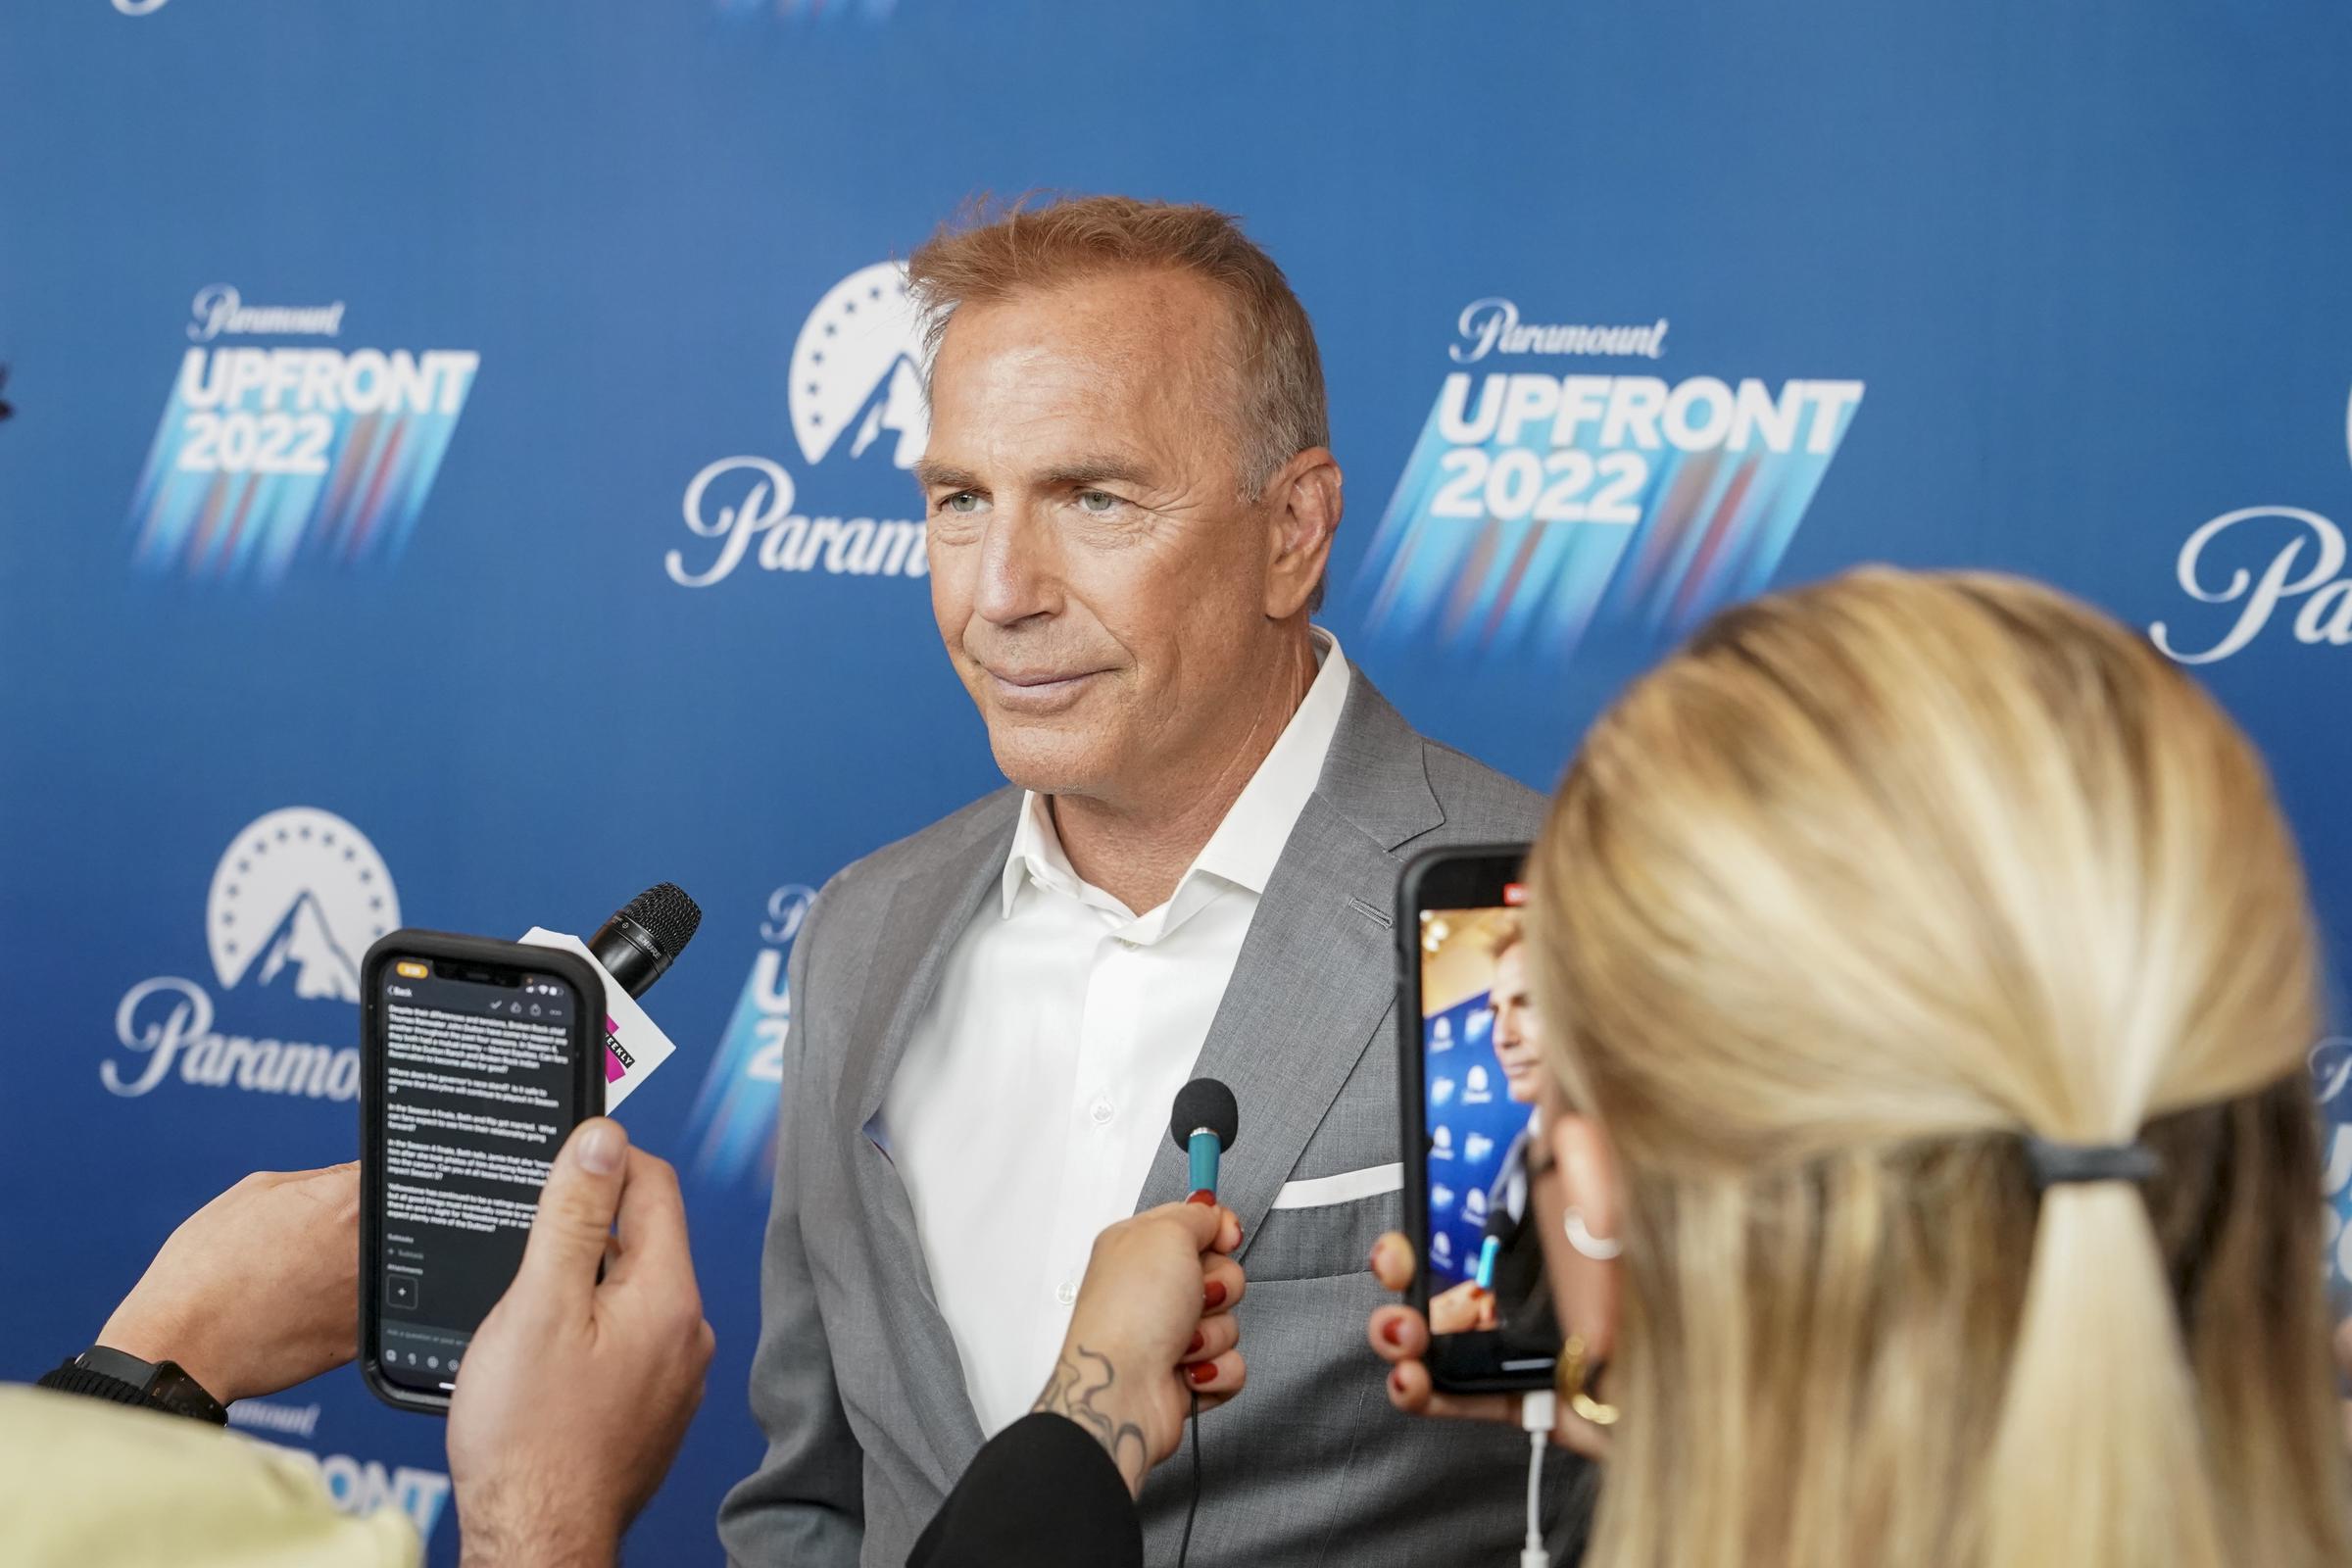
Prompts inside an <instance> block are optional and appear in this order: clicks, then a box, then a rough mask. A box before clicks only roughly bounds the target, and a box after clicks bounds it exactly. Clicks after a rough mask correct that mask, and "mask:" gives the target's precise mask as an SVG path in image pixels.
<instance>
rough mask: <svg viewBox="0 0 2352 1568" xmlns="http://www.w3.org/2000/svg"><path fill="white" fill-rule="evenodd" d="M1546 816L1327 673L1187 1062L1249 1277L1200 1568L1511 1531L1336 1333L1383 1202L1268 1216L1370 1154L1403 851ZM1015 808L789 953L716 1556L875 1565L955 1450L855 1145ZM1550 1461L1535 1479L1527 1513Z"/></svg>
mask: <svg viewBox="0 0 2352 1568" xmlns="http://www.w3.org/2000/svg"><path fill="white" fill-rule="evenodd" d="M1542 806H1543V802H1542V799H1541V797H1539V796H1537V795H1536V794H1535V793H1533V792H1532V791H1530V790H1528V789H1526V788H1524V787H1522V786H1521V785H1519V784H1516V783H1514V782H1512V781H1511V780H1509V779H1507V778H1504V777H1502V776H1501V775H1500V774H1497V773H1495V772H1494V771H1493V770H1492V769H1489V768H1487V767H1484V766H1481V765H1480V764H1479V763H1477V762H1475V761H1472V760H1470V759H1468V758H1466V757H1463V756H1462V755H1460V754H1459V753H1456V752H1452V751H1448V750H1447V749H1446V748H1445V747H1442V746H1439V745H1437V744H1436V743H1434V742H1432V741H1428V740H1425V739H1423V738H1422V737H1421V736H1419V735H1417V734H1415V733H1414V732H1413V730H1412V729H1411V728H1410V727H1409V726H1408V725H1407V724H1406V723H1405V722H1404V720H1403V719H1402V718H1401V717H1399V716H1398V715H1397V711H1396V710H1395V709H1393V708H1391V707H1390V706H1389V704H1388V702H1387V701H1386V700H1385V699H1384V698H1382V697H1381V695H1380V694H1379V693H1378V692H1377V691H1375V690H1373V688H1372V685H1371V683H1370V682H1369V681H1368V680H1366V679H1365V678H1364V676H1363V674H1362V672H1361V671H1360V670H1359V671H1356V672H1354V682H1353V685H1352V688H1351V690H1350V692H1349V695H1348V705H1347V708H1346V710H1345V711H1344V712H1343V713H1342V715H1341V719H1340V727H1339V732H1338V734H1337V736H1336V737H1335V738H1334V740H1333V742H1332V747H1331V754H1330V757H1329V759H1328V760H1327V761H1326V762H1325V763H1324V767H1323V774H1322V778H1321V780H1320V781H1319V783H1318V784H1317V786H1316V789H1315V793H1314V795H1313V797H1312V798H1311V799H1310V800H1309V801H1308V802H1307V805H1306V809H1304V811H1303V812H1301V813H1300V815H1299V823H1298V826H1297V827H1296V828H1294V829H1293V830H1292V833H1291V837H1290V841H1289V843H1288V844H1287V845H1286V846H1285V847H1284V850H1283V854H1282V858H1281V860H1280V862H1279V863H1278V864H1277V865H1276V867H1275V870H1274V874H1273V877H1272V879H1271V880H1270V881H1269V883H1268V885H1267V887H1266V891H1265V894H1264V897H1263V898H1262V899H1261V900H1260V901H1259V903H1258V907H1257V912H1256V915H1255V917H1254V919H1253V920H1252V921H1251V923H1250V933H1249V936H1248V937H1247V939H1246V940H1245V941H1244V943H1243V947H1242V952H1241V957H1240V960H1239V961H1238V963H1237V964H1236V965H1235V968H1234V973H1233V979H1232V981H1231V982H1230V984H1229V985H1228V986H1227V987H1226V991H1225V996H1224V1000H1223V1002H1222V1003H1221V1005H1219V1007H1218V1009H1217V1014H1216V1019H1215V1021H1214V1023H1213V1024H1212V1025H1211V1026H1210V1029H1209V1033H1208V1038H1207V1041H1206V1043H1205V1044H1204V1045H1203V1046H1202V1048H1201V1060H1200V1068H1199V1070H1200V1071H1201V1073H1203V1074H1207V1075H1209V1076H1212V1077H1216V1078H1221V1079H1223V1080H1224V1081H1225V1082H1226V1083H1228V1084H1230V1085H1232V1086H1233V1091H1234V1094H1235V1095H1236V1097H1237V1098H1238V1099H1239V1100H1240V1102H1241V1106H1242V1128H1243V1131H1242V1136H1241V1138H1240V1140H1239V1141H1238V1142H1237V1143H1236V1145H1235V1147H1234V1149H1233V1151H1232V1152H1230V1153H1229V1154H1228V1155H1227V1156H1226V1158H1225V1160H1224V1164H1223V1169H1222V1172H1221V1179H1220V1183H1219V1191H1220V1196H1221V1197H1222V1198H1223V1199H1224V1200H1225V1201H1226V1202H1228V1203H1229V1204H1231V1205H1232V1207H1233V1208H1234V1209H1235V1211H1236V1212H1238V1213H1239V1214H1240V1215H1241V1219H1242V1223H1243V1226H1244V1227H1245V1230H1246V1233H1247V1236H1248V1242H1247V1244H1246V1245H1245V1247H1244V1249H1243V1251H1242V1254H1241V1261H1242V1263H1243V1266H1244V1267H1245V1268H1246V1269H1247V1270H1248V1271H1249V1278H1250V1290H1249V1294H1248V1296H1247V1297H1245V1298H1244V1299H1243V1303H1242V1305H1241V1307H1240V1309H1239V1311H1240V1315H1241V1322H1242V1348H1243V1351H1244V1353H1245V1354H1247V1355H1248V1356H1249V1358H1250V1386H1249V1388H1248V1389H1247V1390H1246V1391H1245V1392H1244V1393H1243V1395H1242V1397H1240V1398H1239V1399H1237V1400H1236V1401H1235V1402H1234V1403H1232V1404H1230V1405H1228V1406H1226V1407H1224V1408H1222V1409H1219V1410H1215V1411H1212V1412H1210V1413H1209V1414H1208V1415H1206V1416H1204V1417H1202V1418H1201V1454H1202V1463H1203V1469H1204V1475H1205V1482H1204V1492H1203V1495H1202V1500H1201V1516H1200V1522H1199V1524H1198V1526H1197V1527H1196V1528H1195V1531H1194V1535H1193V1544H1192V1558H1191V1560H1192V1561H1193V1562H1194V1563H1197V1564H1200V1565H1201V1568H1245V1565H1246V1568H1267V1565H1272V1564H1280V1565H1291V1564H1298V1565H1301V1568H1304V1565H1312V1564H1331V1565H1334V1568H1337V1565H1342V1564H1345V1565H1347V1568H1382V1565H1386V1564H1397V1565H1398V1568H1402V1565H1405V1564H1408V1563H1436V1562H1507V1561H1509V1560H1511V1555H1512V1553H1513V1551H1514V1550H1515V1548H1516V1546H1517V1544H1518V1543H1519V1541H1520V1539H1521V1534H1522V1531H1523V1528H1524V1511H1525V1495H1526V1465H1527V1440H1526V1439H1525V1438H1524V1437H1522V1436H1521V1435H1520V1434H1518V1433H1517V1432H1513V1431H1508V1430H1503V1429H1497V1428H1488V1427H1473V1426H1467V1425H1463V1424H1460V1423H1452V1422H1436V1421H1426V1420H1413V1419H1408V1418H1406V1417H1403V1416H1400V1415H1397V1413H1395V1412H1394V1411H1393V1410H1392V1409H1391V1408H1390V1406H1389V1402H1388V1397H1387V1393H1386V1390H1385V1388H1384V1386H1383V1369H1382V1367H1381V1365H1380V1363H1379V1361H1378V1360H1377V1359H1375V1358H1374V1357H1373V1355H1372V1353H1371V1351H1370V1350H1369V1349H1368V1348H1366V1346H1365V1344H1364V1321H1365V1318H1366V1317H1367V1316H1368V1315H1369V1314H1370V1312H1371V1310H1372V1308H1373V1307H1375V1306H1377V1305H1379V1304H1380V1303H1381V1302H1382V1301H1383V1300H1384V1299H1388V1298H1387V1297H1386V1296H1385V1293H1383V1292H1382V1291H1381V1289H1380V1287H1379V1285H1378V1284H1377V1283H1376V1282H1375V1281H1374V1280H1373V1278H1372V1275H1371V1273H1370V1270H1369V1267H1368V1260H1369V1257H1370V1254H1371V1250H1372V1243H1373V1240H1374V1238H1376V1237H1377V1236H1379V1235H1380V1233H1381V1232H1382V1231H1384V1230H1391V1229H1397V1228H1399V1226H1400V1225H1401V1218H1402V1206H1401V1200H1400V1198H1399V1196H1398V1195H1397V1194H1395V1193H1390V1194H1386V1195H1383V1196H1379V1197H1374V1198H1366V1199H1360V1200H1357V1201H1351V1202H1345V1203H1337V1204H1333V1205H1330V1206H1327V1207H1319V1208H1285V1209H1275V1208H1273V1207H1272V1206H1271V1205H1272V1203H1273V1201H1274V1198H1275V1195H1276V1193H1277V1192H1278V1191H1279V1190H1280V1189H1281V1188H1282V1186H1283V1184H1284V1183H1286V1182H1290V1181H1296V1180H1303V1179H1307V1178H1312V1177H1318V1176H1331V1175H1337V1174H1340V1173H1342V1172H1346V1171H1354V1170H1361V1169H1364V1168H1365V1167H1367V1166H1374V1165H1383V1164H1387V1163H1389V1162H1391V1161H1394V1160H1396V1159H1397V1157H1398V1154H1397V1052H1396V1047H1395V1041H1396V995H1397V991H1396V973H1395V962H1396V960H1395V952H1396V943H1395V936H1394V933H1393V931H1392V925H1393V922H1394V918H1395V916H1394V913H1393V911H1394V909H1395V907H1396V896H1397V873H1398V869H1399V866H1400V864H1401V862H1402V859H1403V858H1404V856H1405V855H1406V854H1407V853H1408V852H1417V851H1420V850H1423V849H1426V848H1429V847H1431V846H1435V845H1443V844H1450V843H1460V844H1469V843H1495V842H1498V841H1510V840H1517V839H1525V838H1531V837H1533V836H1534V834H1535V832H1536V830H1537V828H1538V826H1539V825H1540V821H1541V814H1540V813H1541V809H1542ZM1019 808H1020V794H1019V792H1018V791H1016V790H1011V789H1005V790H1001V791H999V792H998V793H996V794H994V795H991V796H989V797H988V798H987V799H985V800H982V801H979V802H976V803H975V804H973V805H971V806H969V807H966V808H965V809H962V810H960V811H958V812H956V814H955V815H953V816H951V817H948V818H947V819H946V820H944V821H941V822H938V823H935V824H934V825H932V826H931V827H928V828H926V829H924V830H923V831H922V832H920V833H917V834H915V835H914V836H913V837H912V838H909V839H906V840H903V841H901V842H900V843H898V844H894V845H892V846H891V847H890V848H888V849H885V850H882V851H880V852H879V853H877V854H874V855H872V856H869V857H867V858H865V859H862V860H860V861H858V863H857V864H855V865H853V866H850V867H849V868H848V869H846V870H844V871H843V872H842V873H841V874H840V875H839V876H837V877H835V878H834V879H833V881H832V882H831V883H830V884H829V885H828V886H827V887H826V888H825V890H824V892H823V893H822V895H821V896H820V897H819V898H818V900H817V902H816V905H815V907H814V908H813V909H812V910H811V912H810V914H809V918H808V920H807V921H806V923H805V924H804V925H803V927H802V930H801V934H800V938H799V940H798V942H797V943H796V944H795V945H794V950H793V955H792V961H791V968H790V975H789V983H790V987H791V998H792V1011H793V1019H792V1029H791V1033H790V1035H789V1037H788V1040H787V1043H786V1049H785V1070H784V1086H783V1107H782V1112H781V1116H780V1119H779V1122H778V1134H777V1156H776V1191H775V1201H774V1208H773V1210H772V1212H771V1214H770V1217H769V1221H768V1230H767V1250H766V1258H765V1262H764V1267H763V1269H762V1275H761V1303H762V1304H761V1314H762V1320H761V1328H760V1347H759V1351H758V1354H757V1356H756V1358H755V1360H754V1363H753V1367H752V1407H753V1410H754V1413H756V1414H757V1415H758V1416H759V1418H760V1425H761V1426H762V1427H763V1428H764V1429H765V1431H766V1433H767V1438H768V1446H767V1455H766V1458H765V1459H764V1461H763V1462H762V1463H761V1465H760V1469H759V1470H758V1472H757V1473H755V1474H754V1475H752V1476H751V1477H749V1478H748V1479H746V1480H744V1481H743V1482H741V1483H740V1484H739V1485H737V1486H736V1487H735V1489H734V1490H733V1491H732V1492H731V1493H729V1494H728V1495H727V1499H726V1501H725V1503H724V1504H723V1505H722V1506H721V1507H720V1510H719V1535H720V1537H721V1539H722V1540H723V1541H724V1543H725V1544H726V1548H727V1555H728V1557H729V1559H730V1560H731V1561H732V1562H734V1563H736V1564H739V1565H741V1568H848V1565H850V1564H852V1563H862V1564H864V1565H866V1568H900V1565H902V1564H903V1563H905V1562H906V1560H907V1552H908V1551H909V1550H910V1549H911V1548H912V1547H913V1544H914V1542H915V1538H916V1537H917V1536H918V1535H920V1534H921V1532H922V1529H923V1527H924V1525H925V1524H926V1523H928V1522H929V1520H930V1518H931V1516H932V1514H933V1513H934V1512H935V1511H936V1510H937V1509H938V1507H939V1505H940V1503H941V1502H942V1501H943V1500H944V1499H945V1498H946V1496H947V1495H948V1493H949V1492H950V1490H951V1489H953V1487H954V1486H955V1484H956V1477H957V1476H959V1475H960V1474H962V1472H963V1468H964V1466H965V1465H966V1464H968V1463H970V1461H971V1459H972V1456H973V1454H974V1453H976V1452H977V1451H978V1450H979V1447H980V1443H981V1434H980V1428H979V1425H978V1422H977V1420H976V1419H975V1417H974V1416H973V1413H972V1408H971V1404H970V1401H969V1398H968V1397H967V1396H966V1395H965V1392H964V1381H963V1373H962V1369H961V1364H960V1362H959V1361H958V1360H957V1357H956V1346H955V1342H954V1340H953V1339H952V1338H951V1336H950V1334H949V1330H948V1326H947V1323H946V1321H945V1320H944V1319H943V1318H942V1317H941V1316H940V1313H939V1309H938V1306H937V1305H936V1303H935V1300H934V1298H933V1295H932V1291H931V1285H930V1280H929V1275H928V1271H927V1270H926V1268H925V1265H924V1261H923V1253H922V1248H921V1246H920V1244H919V1241H918V1239H917V1236H916V1232H915V1224H914V1214H913V1210H912V1208H911V1206H910V1205H909V1203H908V1201H907V1192H906V1189H905V1187H904V1186H903V1185H902V1184H901V1183H900V1181H899V1178H898V1175H897V1172H896V1171H895V1169H894V1168H893V1166H892V1164H891V1162H890V1160H889V1158H888V1157H887V1156H886V1155H884V1153H883V1152H882V1151H881V1150H880V1149H878V1148H876V1147H875V1145H874V1143H873V1141H872V1140H871V1139H870V1138H868V1137H867V1136H866V1133H865V1130H864V1129H865V1127H866V1124H867V1123H868V1122H869V1121H870V1120H871V1119H872V1117H873V1115H874V1113H875V1112H876V1111H877V1110H878V1109H879V1108H880V1107H881V1104H882V1097H883V1092H884V1091H885V1090H886V1089H887V1088H888V1086H889V1084H890V1081H891V1075H892V1073H893V1072H895V1071H896V1070H897V1067H898V1063H899V1059H900V1056H901V1054H903V1053H904V1051H905V1049H906V1046H907V1039H908V1036H909V1034H910V1032H911V1031H912V1030H913V1028H914V1026H915V1023H916V1021H917V1019H919V1018H920V1017H921V1015H922V1013H923V1009H924V1007H925V1006H926V1005H927V1004H928V1003H929V1001H930V998H931V994H932V990H933V988H934V987H935V985H936V984H937V980H938V975H939V969H940V965H941V963H942V961H943V960H944V959H945V958H946V956H947V955H948V952H949V950H950V949H951V948H952V947H953V946H954V944H955V942H956V938H957V936H958V935H959V934H960V933H961V932H962V931H963V930H964V928H965V926H966V925H967V924H968V923H969V921H970V920H971V919H972V917H973V915H974V914H975V913H976V912H977V911H978V910H979V909H980V907H982V903H983V901H984V899H985V898H986V897H987V896H988V893H989V890H990V889H992V888H993V887H994V886H996V883H997V879H998V877H999V875H1000V873H1001V872H1002V871H1003V869H1004V864H1005V855H1006V853H1007V852H1008V850H1009V849H1010V846H1011V842H1012V832H1013V826H1014V820H1015V817H1016V815H1017V813H1018V811H1019ZM1184 1189H1185V1164H1184V1158H1183V1156H1182V1155H1181V1154H1180V1153H1179V1152H1177V1150H1176V1149H1175V1147H1174V1145H1173V1144H1166V1145H1164V1146H1163V1147H1162V1148H1161V1150H1160V1152H1159V1156H1158V1160H1157V1162H1156V1163H1155V1164H1154V1165H1153V1167H1152V1173H1151V1175H1150V1177H1149V1178H1148V1179H1147V1181H1146V1182H1145V1185H1144V1191H1143V1194H1142V1197H1141V1202H1140V1204H1139V1206H1143V1207H1149V1206H1152V1205H1153V1204H1157V1203H1163V1202H1168V1201H1174V1200H1176V1199H1179V1198H1181V1197H1183V1196H1184ZM1571 1463H1572V1462H1571V1461H1568V1460H1566V1459H1565V1458H1563V1457H1561V1456H1558V1455H1556V1454H1555V1455H1554V1456H1553V1457H1552V1459H1551V1460H1550V1461H1549V1462H1547V1464H1546V1467H1545V1468H1546V1470H1547V1472H1548V1475H1547V1479H1548V1481H1549V1483H1550V1485H1549V1487H1548V1489H1547V1490H1548V1491H1549V1492H1550V1494H1551V1498H1550V1505H1549V1508H1548V1510H1547V1512H1548V1515H1549V1516H1550V1517H1553V1518H1559V1517H1560V1516H1561V1514H1562V1512H1563V1508H1564V1503H1563V1495H1564V1494H1565V1493H1566V1492H1568V1491H1569V1490H1570V1486H1571V1480H1572V1478H1571V1477H1570V1476H1569V1475H1568V1472H1569V1471H1570V1469H1571ZM1189 1487H1190V1462H1189V1459H1186V1458H1179V1459H1178V1460H1177V1461H1176V1462H1174V1463H1171V1464H1168V1465H1164V1466H1162V1467H1161V1468H1160V1470H1159V1471H1158V1473H1157V1474H1155V1475H1154V1476H1153V1477H1152V1481H1151V1483H1150V1484H1149V1486H1148V1488H1147V1490H1146V1492H1145V1494H1144V1499H1143V1504H1142V1511H1143V1517H1144V1525H1145V1535H1146V1542H1147V1557H1148V1559H1149V1560H1150V1561H1152V1562H1153V1563H1172V1562H1174V1560H1175V1556H1176V1544H1177V1537H1178V1535H1179V1533H1180V1532H1181V1530H1182V1528H1183V1521H1184V1505H1185V1502H1186V1499H1187V1496H1188V1494H1189ZM1574 1490H1575V1491H1576V1492H1577V1493H1579V1494H1580V1497H1579V1499H1578V1500H1579V1504H1580V1506H1581V1494H1582V1492H1583V1490H1584V1489H1583V1487H1581V1486H1577V1487H1575V1489H1574ZM1564 1524H1565V1525H1566V1527H1567V1531H1568V1533H1574V1532H1575V1531H1576V1529H1577V1524H1576V1522H1575V1521H1573V1520H1570V1521H1564Z"/></svg>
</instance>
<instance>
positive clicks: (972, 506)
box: [939, 490, 980, 514]
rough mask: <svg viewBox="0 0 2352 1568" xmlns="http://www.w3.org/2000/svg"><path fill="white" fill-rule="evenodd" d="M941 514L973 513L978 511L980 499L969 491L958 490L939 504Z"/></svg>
mask: <svg viewBox="0 0 2352 1568" xmlns="http://www.w3.org/2000/svg"><path fill="white" fill-rule="evenodd" d="M939 510H940V511H942V512H959V513H966V514H968V513H974V512H978V511H979V510H980V498H979V497H978V496H976V495H974V494H972V492H971V491H969V490H958V491H956V493H955V494H954V495H952V496H950V497H948V498H947V499H946V500H945V501H942V502H941V503H940V504H939Z"/></svg>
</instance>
